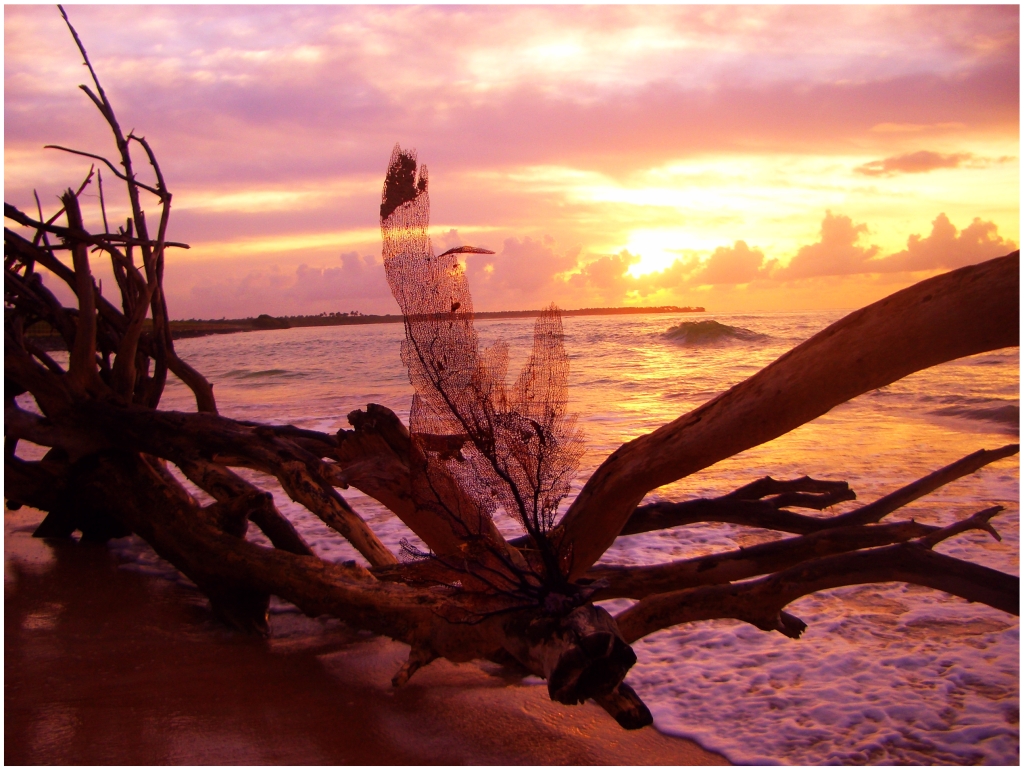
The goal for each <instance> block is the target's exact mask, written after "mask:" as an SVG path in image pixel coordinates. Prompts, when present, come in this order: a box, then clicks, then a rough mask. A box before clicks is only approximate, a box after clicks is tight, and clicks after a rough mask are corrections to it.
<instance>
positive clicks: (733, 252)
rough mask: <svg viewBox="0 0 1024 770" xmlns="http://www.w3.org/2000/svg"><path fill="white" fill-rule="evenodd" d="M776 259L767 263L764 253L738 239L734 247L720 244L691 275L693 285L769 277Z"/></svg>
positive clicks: (744, 281)
mask: <svg viewBox="0 0 1024 770" xmlns="http://www.w3.org/2000/svg"><path fill="white" fill-rule="evenodd" d="M774 262H775V261H774V260H771V261H770V262H768V263H766V262H765V258H764V254H763V253H762V252H761V251H760V250H758V249H751V248H750V247H749V246H748V245H747V244H746V242H745V241H736V243H735V244H733V246H732V247H729V246H719V247H718V248H717V249H715V250H714V252H713V253H712V254H711V256H710V257H708V259H707V261H706V262H705V263H704V264H703V266H702V267H701V268H699V269H698V270H696V271H695V272H694V273H693V274H692V275H691V276H689V279H688V282H689V283H690V284H691V285H693V286H713V285H717V284H734V283H750V282H751V281H754V280H757V279H758V278H767V277H768V275H769V272H770V270H771V268H772V266H774Z"/></svg>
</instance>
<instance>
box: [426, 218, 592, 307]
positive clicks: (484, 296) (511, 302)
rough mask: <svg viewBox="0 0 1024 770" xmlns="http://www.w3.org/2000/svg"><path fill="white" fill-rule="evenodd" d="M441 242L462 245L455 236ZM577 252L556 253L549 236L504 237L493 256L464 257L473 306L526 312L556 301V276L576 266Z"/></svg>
mask: <svg viewBox="0 0 1024 770" xmlns="http://www.w3.org/2000/svg"><path fill="white" fill-rule="evenodd" d="M441 241H442V243H441V245H444V246H445V248H451V247H452V246H458V245H462V242H461V239H460V238H459V237H458V236H457V235H455V236H449V237H447V238H442V239H441ZM471 245H474V246H477V245H486V244H475V243H474V244H471ZM436 249H437V246H435V250H436ZM579 252H580V250H579V248H578V247H577V248H572V249H568V250H565V251H560V250H559V249H558V248H556V245H555V242H554V240H553V239H552V238H550V237H545V238H543V239H541V240H536V239H533V238H529V237H526V238H522V239H519V238H506V239H505V241H504V243H503V244H502V247H501V249H500V250H499V251H498V253H496V254H467V255H466V271H467V274H468V277H469V285H470V287H471V289H472V291H473V303H474V307H476V308H477V309H479V310H515V309H530V308H536V307H541V306H543V305H545V304H547V303H549V302H551V301H553V300H555V299H557V297H558V294H559V293H560V288H561V286H562V285H564V282H563V281H561V280H559V279H558V276H560V275H561V274H563V273H565V272H567V271H570V270H572V269H574V268H575V267H576V263H577V258H578V256H579Z"/></svg>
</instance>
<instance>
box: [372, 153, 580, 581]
mask: <svg viewBox="0 0 1024 770" xmlns="http://www.w3.org/2000/svg"><path fill="white" fill-rule="evenodd" d="M429 218H430V201H429V194H428V190H427V172H426V168H425V167H423V168H421V169H420V171H419V176H418V178H416V157H415V154H414V153H412V152H403V151H402V150H401V149H400V148H399V147H398V146H397V145H396V146H395V149H394V152H393V153H392V156H391V162H390V164H389V166H388V173H387V176H386V178H385V182H384V191H383V194H382V203H381V232H382V235H383V241H384V269H385V272H386V274H387V278H388V283H389V284H390V286H391V290H392V292H393V293H394V295H395V299H396V300H398V304H399V306H400V307H401V309H402V313H403V316H404V318H405V332H406V337H405V341H404V342H403V344H402V361H403V362H404V363H405V365H406V366H407V367H408V369H409V379H410V381H411V382H412V384H413V387H414V389H415V395H414V397H413V403H412V410H411V415H410V425H409V429H410V431H411V432H412V442H413V445H414V447H415V448H416V450H418V455H419V456H421V457H422V458H423V459H422V461H421V462H420V463H419V464H416V465H414V467H413V468H412V469H411V470H412V472H413V484H414V489H415V490H416V501H417V504H418V505H421V506H423V505H430V506H433V507H434V509H435V510H436V512H437V513H439V514H440V515H441V516H442V517H447V519H448V520H449V521H450V523H451V525H452V528H453V534H456V535H457V536H458V537H459V538H461V540H462V541H463V543H465V541H466V540H467V539H468V538H469V537H471V536H473V537H478V538H479V541H478V542H479V544H480V545H485V546H486V549H487V550H488V551H490V552H491V553H493V554H498V553H503V552H505V551H507V549H506V548H505V547H503V546H501V545H500V544H501V543H502V542H503V539H502V538H501V536H500V535H498V534H497V532H496V530H495V529H494V527H493V526H492V522H491V518H492V515H493V513H494V511H495V509H496V508H498V507H499V506H500V507H501V508H502V509H504V511H505V512H506V513H507V514H508V515H509V516H512V517H513V518H515V519H516V520H517V521H518V522H519V523H520V524H521V525H522V527H523V528H524V529H525V530H526V532H527V534H528V536H529V538H530V541H531V545H532V546H533V548H534V549H535V552H536V553H537V555H538V556H539V557H540V559H541V561H542V565H541V569H540V570H539V571H538V572H537V573H535V574H533V575H531V577H532V578H535V580H539V581H540V583H541V584H546V585H547V586H548V587H550V588H551V589H553V590H556V591H559V592H560V594H561V595H564V594H565V593H568V592H569V591H570V590H571V589H570V584H569V583H568V582H567V581H565V580H564V576H563V572H564V570H563V569H561V568H560V567H559V565H558V564H557V561H556V556H555V552H554V549H553V547H552V546H551V544H550V542H549V541H548V538H547V532H548V530H550V529H551V526H552V524H553V522H554V516H555V512H556V510H557V508H558V503H559V501H561V500H562V498H564V497H565V496H566V494H568V492H569V485H570V483H571V482H572V479H573V477H574V476H575V473H576V470H577V469H578V466H579V458H580V456H581V454H582V451H583V442H582V437H581V436H580V435H579V432H578V431H577V430H576V428H575V423H576V418H575V415H567V414H566V403H567V379H568V375H569V359H568V356H567V355H566V353H565V345H564V342H563V338H562V322H561V317H560V315H559V313H558V311H557V310H556V309H555V307H554V306H551V307H550V308H549V309H548V310H546V311H545V312H544V313H542V314H541V316H540V317H539V318H538V319H537V322H536V328H535V330H534V337H533V350H532V352H531V353H530V356H529V359H528V360H527V362H526V364H525V365H524V366H523V370H522V372H521V374H520V375H519V377H518V379H517V380H516V383H515V385H514V386H513V387H512V388H511V390H510V389H509V388H508V387H507V386H506V382H505V379H506V373H507V370H508V347H507V345H506V344H505V342H504V341H503V340H499V341H497V342H495V343H494V344H493V345H492V346H491V347H490V348H488V349H487V350H485V351H483V352H482V353H481V351H480V349H479V342H478V340H477V335H476V331H475V329H474V327H473V305H472V298H471V296H470V293H469V284H468V281H467V279H466V274H465V270H464V268H463V266H462V264H461V263H460V262H459V260H458V257H457V255H458V254H460V253H466V252H475V253H481V252H483V253H491V252H487V250H486V249H477V248H473V247H466V246H463V247H459V248H455V249H450V250H449V251H446V252H445V253H444V254H441V255H440V256H437V255H435V254H434V253H433V249H432V248H431V245H430V239H429V237H428V236H427V232H426V229H427V226H428V224H429ZM449 479H452V480H454V481H455V485H456V487H457V488H458V490H460V491H461V493H462V494H456V495H454V496H453V495H447V496H443V495H439V494H438V490H439V489H452V486H451V484H450V483H449ZM442 498H443V499H442ZM428 542H429V541H428ZM431 545H432V547H436V548H440V549H442V550H447V548H448V545H447V544H445V543H441V542H439V543H438V544H437V546H434V545H433V544H431ZM503 562H504V564H505V566H506V567H513V568H514V566H515V565H514V562H510V561H508V560H503Z"/></svg>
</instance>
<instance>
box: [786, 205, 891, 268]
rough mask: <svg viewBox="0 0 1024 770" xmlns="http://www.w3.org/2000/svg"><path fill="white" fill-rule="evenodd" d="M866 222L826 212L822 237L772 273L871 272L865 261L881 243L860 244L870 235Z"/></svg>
mask: <svg viewBox="0 0 1024 770" xmlns="http://www.w3.org/2000/svg"><path fill="white" fill-rule="evenodd" d="M867 232H868V226H867V225H866V224H863V223H862V224H859V225H855V224H854V223H853V220H852V219H850V217H847V216H843V215H841V214H839V215H834V214H833V213H832V212H831V211H826V212H825V218H824V219H823V220H822V222H821V239H820V240H819V241H818V242H817V243H812V244H810V245H808V246H802V247H801V248H800V249H799V250H798V251H797V253H796V255H795V256H794V257H793V258H792V259H791V260H790V262H789V264H788V265H786V267H784V268H781V269H779V270H778V271H777V272H776V273H775V274H774V275H773V276H772V277H773V278H776V279H781V280H787V281H788V280H795V279H800V278H813V277H816V276H823V275H852V274H854V273H864V272H870V271H868V270H865V264H866V263H867V262H868V260H870V259H871V258H872V257H874V256H875V255H876V254H878V251H879V248H878V247H877V246H867V247H864V246H860V245H858V241H859V240H860V239H861V236H863V235H866V234H867Z"/></svg>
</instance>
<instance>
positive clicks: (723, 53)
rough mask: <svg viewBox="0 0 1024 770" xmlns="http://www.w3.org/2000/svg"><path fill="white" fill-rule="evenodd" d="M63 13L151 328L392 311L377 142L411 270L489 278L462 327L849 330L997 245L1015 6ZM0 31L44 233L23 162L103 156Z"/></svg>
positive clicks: (25, 14)
mask: <svg viewBox="0 0 1024 770" xmlns="http://www.w3.org/2000/svg"><path fill="white" fill-rule="evenodd" d="M69 15H70V17H71V20H72V22H73V23H74V24H75V25H76V27H77V29H78V31H79V34H80V35H81V37H82V39H83V41H84V42H85V44H86V46H87V47H88V49H89V51H90V55H91V56H92V58H93V63H94V65H95V66H96V68H97V70H98V71H99V74H100V77H101V79H102V81H103V83H104V86H105V87H106V89H107V92H108V94H109V95H110V97H111V99H112V100H113V102H114V105H115V107H116V108H117V110H118V112H119V115H120V118H121V123H122V125H123V126H124V127H126V129H127V128H134V129H135V130H136V132H137V133H139V134H142V135H145V136H146V137H147V138H148V139H149V141H150V142H151V143H152V144H153V146H154V147H155V149H156V151H157V153H158V155H159V157H160V159H161V162H162V165H163V170H164V174H165V177H166V178H167V182H168V186H169V187H170V189H171V191H172V192H173V193H174V213H173V216H172V224H171V228H170V237H171V238H172V239H174V240H181V241H186V242H188V243H189V244H191V246H192V248H191V250H189V251H187V252H185V251H178V252H175V253H174V254H173V255H172V256H171V257H169V262H168V266H167V272H166V279H165V281H166V287H167V293H168V300H169V305H170V309H171V314H172V316H173V317H178V318H184V317H201V318H219V317H222V316H227V317H237V316H246V315H255V314H258V313H264V312H266V313H271V314H275V315H282V314H298V313H318V312H321V311H329V312H331V311H336V310H342V311H346V310H353V309H357V310H360V311H362V312H396V310H397V305H396V304H395V303H394V301H393V300H392V298H391V296H390V294H389V292H388V290H387V285H386V283H385V281H384V274H383V268H382V266H381V264H380V231H379V226H378V220H377V215H378V208H379V200H380V188H381V184H382V182H383V176H384V171H385V168H386V165H387V160H388V157H389V156H390V153H391V149H392V147H393V146H394V144H395V142H400V143H401V144H402V146H403V147H415V148H417V149H418V150H419V157H420V159H421V161H423V162H424V163H426V164H427V165H428V166H429V168H430V181H431V203H432V207H433V208H432V232H433V234H434V242H435V248H440V249H444V248H449V247H451V246H455V245H460V244H464V243H466V244H470V245H474V246H485V247H488V248H490V249H493V250H494V251H496V252H497V254H495V255H494V256H486V255H471V256H469V257H468V271H469V276H470V286H471V289H472V291H473V294H474V299H475V305H476V307H477V308H478V309H481V310H491V309H511V308H536V307H541V306H543V305H545V304H547V303H548V302H551V301H555V302H557V303H558V304H559V305H560V306H562V307H566V308H572V307H582V306H593V305H623V304H630V305H642V304H650V305H657V304H668V303H672V304H701V305H705V306H706V307H707V308H708V309H709V310H713V311H716V310H721V311H741V310H745V309H749V310H766V309H779V310H787V309H815V308H832V307H835V308H839V307H856V306H859V305H862V304H865V303H866V302H870V301H873V300H875V299H878V298H880V297H882V296H884V295H886V294H889V293H891V292H892V291H895V290H897V289H899V288H902V287H903V286H906V285H908V284H910V283H913V282H915V281H917V280H920V279H921V278H924V277H926V276H928V275H931V274H934V273H935V272H938V271H941V270H944V269H949V268H952V267H957V266H960V265H963V264H970V263H973V262H977V261H981V260H983V259H987V258H990V257H993V256H998V255H1001V254H1005V253H1007V252H1009V251H1011V250H1013V249H1014V248H1016V244H1017V243H1018V242H1019V239H1020V235H1019V205H1020V202H1019V189H1020V183H1019V178H1020V177H1019V175H1020V171H1019V144H1020V143H1019V36H1018V26H1019V10H1018V8H1017V7H1016V6H988V7H982V6H932V7H924V6H861V7H835V6H824V7H813V6H784V7H771V6H756V7H747V8H741V7H725V6H709V7H699V6H683V7H672V6H650V7H637V6H627V7H622V6H595V7H591V8H580V7H558V6H552V7H509V6H496V7H472V6H468V7H456V6H380V7H372V6H354V7H329V6H310V7H280V6H262V7H261V6H222V7H213V6H198V7H196V6H192V7H185V6H164V7H133V6H107V7H84V6H71V7H69ZM4 28H5V39H4V51H5V72H4V78H5V81H4V82H5V117H4V126H5V142H4V156H5V170H4V184H5V200H7V201H8V202H11V203H14V204H15V205H17V206H19V207H21V208H23V209H24V210H27V211H33V210H34V208H35V205H34V203H33V202H32V189H33V187H34V188H36V189H37V190H38V191H39V194H40V197H41V198H42V199H43V201H44V207H45V208H47V209H49V210H53V209H55V208H56V207H57V206H56V204H55V200H56V196H57V195H58V194H59V193H60V191H61V190H62V189H63V188H64V187H67V186H69V185H74V184H77V182H78V181H80V180H81V178H83V177H84V174H85V172H86V171H87V170H88V164H84V165H83V163H82V162H81V161H82V159H79V158H72V157H69V156H64V155H62V154H60V153H57V152H54V151H52V150H43V149H42V145H43V144H47V143H55V144H65V145H72V146H75V147H78V148H81V149H85V150H89V151H93V152H103V153H107V154H110V153H111V143H110V141H109V137H108V136H107V135H106V134H105V133H104V131H105V127H104V125H103V124H102V121H101V119H100V117H99V116H98V115H97V114H96V113H95V111H94V109H93V108H92V106H91V104H90V103H89V102H88V99H87V98H86V97H85V95H84V94H82V93H81V92H80V91H78V90H77V88H76V86H77V85H78V84H79V83H81V82H84V78H85V75H86V73H85V70H84V69H83V68H82V67H81V64H80V62H79V59H78V57H77V51H76V49H75V47H74V44H73V42H72V40H71V38H70V36H69V35H68V33H67V32H66V30H65V29H64V28H63V23H62V21H61V19H60V16H59V14H58V13H57V11H56V9H54V8H52V7H49V6H46V7H42V6H7V7H6V8H5V18H4ZM108 181H109V180H108ZM108 189H109V188H108ZM85 200H86V207H87V208H88V209H89V210H90V212H91V213H89V216H91V218H92V220H93V222H94V223H95V222H98V220H99V212H98V206H97V203H96V199H95V197H93V198H88V197H87V198H86V199H85ZM112 205H113V207H114V208H115V209H117V201H116V200H115V201H114V202H113V204H112ZM154 208H155V207H154ZM113 213H117V214H119V215H123V214H124V210H115V211H114V212H113ZM101 274H102V273H101Z"/></svg>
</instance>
